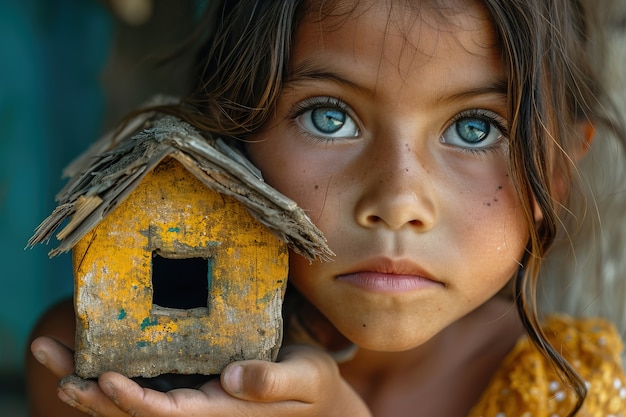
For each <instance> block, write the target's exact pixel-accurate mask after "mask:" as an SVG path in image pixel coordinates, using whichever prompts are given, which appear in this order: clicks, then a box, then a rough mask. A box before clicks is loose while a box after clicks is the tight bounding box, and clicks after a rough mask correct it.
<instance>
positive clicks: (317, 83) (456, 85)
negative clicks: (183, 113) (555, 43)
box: [247, 1, 528, 351]
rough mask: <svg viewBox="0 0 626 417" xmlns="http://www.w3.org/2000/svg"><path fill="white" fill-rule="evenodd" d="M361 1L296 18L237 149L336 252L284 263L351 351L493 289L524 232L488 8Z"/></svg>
mask: <svg viewBox="0 0 626 417" xmlns="http://www.w3.org/2000/svg"><path fill="white" fill-rule="evenodd" d="M350 3H352V2H350ZM360 3H361V4H359V5H358V6H357V7H356V8H355V9H354V10H352V9H353V6H354V5H353V4H349V5H347V7H346V6H344V7H345V10H346V11H351V12H350V13H349V14H347V15H346V14H342V13H341V8H342V6H341V5H339V6H337V8H336V9H335V12H336V14H337V15H338V16H335V17H326V18H324V19H323V20H322V21H318V20H317V19H316V18H315V16H311V15H309V16H307V17H306V18H305V19H304V21H303V22H302V23H301V24H300V26H299V28H298V30H297V33H296V36H295V39H294V46H293V56H292V62H291V74H290V76H289V79H288V81H287V82H286V84H285V85H284V88H283V91H282V93H281V96H280V99H279V101H278V105H277V108H276V111H275V113H274V115H273V117H272V119H271V120H270V121H269V123H268V124H267V127H266V128H265V129H264V130H263V131H262V132H261V133H259V134H258V135H256V136H255V137H254V138H253V141H254V142H253V143H250V144H249V145H248V148H247V149H248V151H249V155H250V157H251V159H252V160H253V162H254V163H255V164H256V165H257V166H258V167H259V168H260V169H261V171H262V172H263V175H264V177H265V179H266V181H267V182H268V183H269V184H271V185H272V186H274V187H275V188H276V189H278V190H279V191H281V192H282V193H284V194H285V195H287V196H289V197H291V198H292V199H294V200H295V201H296V202H297V203H298V204H299V205H300V206H301V207H302V208H304V209H305V210H306V211H307V213H308V214H309V216H310V217H311V219H312V220H313V221H314V222H315V224H316V225H317V226H318V227H319V228H320V229H321V230H322V231H323V232H324V234H325V235H326V237H327V239H328V242H329V245H330V247H331V249H332V250H333V251H334V252H335V253H336V254H337V256H336V259H335V260H334V261H332V262H326V263H323V262H314V263H312V264H309V262H308V261H307V260H305V259H304V258H301V257H300V256H297V255H293V256H292V257H291V270H290V280H291V282H292V284H293V285H294V286H295V287H296V288H298V289H299V290H300V291H301V292H302V293H303V294H304V295H305V296H306V297H307V298H308V299H309V300H310V301H311V303H312V304H313V305H315V306H316V307H317V308H318V309H319V310H320V311H321V312H322V313H323V314H324V315H325V316H326V317H327V318H328V319H329V320H330V321H331V322H332V323H333V324H334V325H335V326H336V328H337V329H338V330H339V331H340V332H341V333H343V334H344V335H345V336H346V337H348V338H349V339H350V340H352V341H353V342H354V343H356V344H358V345H360V346H362V347H364V348H368V349H374V350H384V351H397V350H405V349H409V348H412V347H415V346H418V345H420V344H422V343H424V342H425V341H427V340H428V339H430V338H431V337H432V336H434V335H435V334H437V333H438V332H439V331H441V330H442V329H444V328H445V327H446V326H448V325H449V324H450V323H452V322H454V321H455V320H457V319H459V318H460V317H462V316H464V315H466V314H467V313H468V312H470V311H472V310H473V309H475V308H476V307H478V306H480V305H481V304H483V303H484V302H485V301H487V300H488V299H489V298H491V297H492V296H493V295H494V294H496V293H497V292H498V291H499V290H500V289H501V288H502V287H503V286H504V285H505V284H506V282H507V281H508V280H509V279H510V278H511V277H512V276H513V275H514V274H515V272H516V271H517V269H518V268H519V260H520V258H521V257H522V253H523V251H524V248H525V246H526V243H527V240H528V231H527V225H526V223H525V221H524V217H523V215H522V212H521V206H520V202H519V200H518V198H517V195H516V192H515V190H514V187H513V184H512V182H511V179H510V178H509V171H508V157H507V137H506V128H507V114H506V108H507V107H506V99H507V97H506V79H505V74H504V71H503V68H502V64H501V60H500V51H499V50H498V48H497V42H496V38H495V34H494V32H493V30H492V27H491V24H490V22H489V20H488V15H487V13H486V11H484V10H483V9H482V8H481V7H480V5H478V4H477V3H475V2H463V3H464V4H462V5H459V6H458V7H457V8H455V9H451V13H450V14H449V16H447V17H446V18H445V19H442V18H441V17H436V16H435V14H434V12H432V11H430V10H428V9H427V7H425V6H424V7H422V9H421V11H420V15H419V16H415V13H414V12H413V11H408V10H405V9H404V8H402V7H397V8H395V9H390V8H389V6H388V5H387V3H389V2H379V1H368V2H360ZM362 3H367V5H362Z"/></svg>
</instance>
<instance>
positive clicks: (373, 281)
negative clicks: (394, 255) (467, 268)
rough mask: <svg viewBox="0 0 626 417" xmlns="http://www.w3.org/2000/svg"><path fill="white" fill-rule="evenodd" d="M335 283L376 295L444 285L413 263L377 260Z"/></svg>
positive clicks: (344, 275)
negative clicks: (351, 286) (341, 283)
mask: <svg viewBox="0 0 626 417" xmlns="http://www.w3.org/2000/svg"><path fill="white" fill-rule="evenodd" d="M336 279H337V281H341V282H345V283H348V284H350V285H353V286H356V287H359V288H361V289H364V290H367V291H372V292H377V293H405V292H413V291H419V290H426V289H429V288H442V287H445V284H444V283H443V282H441V281H438V280H436V279H435V278H433V276H432V275H431V274H429V273H428V272H426V271H425V270H423V269H422V268H420V267H419V266H418V265H416V264H415V263H413V262H407V261H403V260H392V259H389V258H377V259H373V260H369V261H367V262H365V263H364V264H362V265H359V266H357V268H356V269H355V270H354V272H349V273H346V274H341V275H338V276H337V277H336Z"/></svg>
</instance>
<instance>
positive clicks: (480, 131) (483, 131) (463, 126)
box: [454, 118, 491, 143]
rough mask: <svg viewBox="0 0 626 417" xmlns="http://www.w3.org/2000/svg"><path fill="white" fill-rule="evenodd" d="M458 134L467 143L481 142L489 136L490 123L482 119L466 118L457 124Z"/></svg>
mask: <svg viewBox="0 0 626 417" xmlns="http://www.w3.org/2000/svg"><path fill="white" fill-rule="evenodd" d="M454 126H455V130H456V133H457V135H459V137H460V138H461V139H462V140H464V141H465V142H467V143H480V142H481V141H482V140H483V139H485V138H486V137H488V136H489V131H490V130H491V128H490V126H489V123H487V122H486V121H484V120H481V119H470V118H464V119H461V120H458V121H457V122H456V123H455V124H454Z"/></svg>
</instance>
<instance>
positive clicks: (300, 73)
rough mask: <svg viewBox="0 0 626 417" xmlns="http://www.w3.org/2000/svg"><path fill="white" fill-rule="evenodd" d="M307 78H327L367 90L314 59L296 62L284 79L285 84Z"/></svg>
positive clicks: (302, 80)
mask: <svg viewBox="0 0 626 417" xmlns="http://www.w3.org/2000/svg"><path fill="white" fill-rule="evenodd" d="M309 80H325V81H326V80H327V81H333V82H335V83H337V84H343V85H345V86H347V87H350V88H352V89H355V90H359V91H362V92H367V91H368V89H367V88H365V87H363V86H362V85H360V84H358V83H356V82H354V81H352V80H350V79H349V78H347V77H345V76H344V75H342V74H341V73H339V72H337V71H334V70H332V69H330V68H327V67H326V66H323V65H320V64H319V63H317V62H314V61H308V60H307V61H304V62H302V63H300V64H298V65H297V66H296V67H295V68H294V69H293V71H291V74H290V75H289V77H288V78H287V80H286V81H285V84H293V83H298V82H304V81H309Z"/></svg>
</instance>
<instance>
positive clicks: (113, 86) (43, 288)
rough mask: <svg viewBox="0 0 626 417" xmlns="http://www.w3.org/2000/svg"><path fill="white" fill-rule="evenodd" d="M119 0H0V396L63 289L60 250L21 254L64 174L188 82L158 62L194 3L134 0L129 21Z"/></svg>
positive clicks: (179, 65) (66, 261) (181, 64)
mask: <svg viewBox="0 0 626 417" xmlns="http://www.w3.org/2000/svg"><path fill="white" fill-rule="evenodd" d="M125 1H126V0H124V1H123V2H121V3H120V2H119V1H117V2H116V1H113V0H111V2H110V3H109V2H105V1H103V0H102V1H98V0H4V1H3V2H0V54H1V57H2V64H1V65H0V120H1V125H0V262H1V264H2V265H3V268H2V272H0V280H1V282H2V283H3V284H4V286H3V288H2V289H1V290H0V391H2V384H3V381H5V382H4V384H5V385H7V382H6V381H15V378H19V375H20V374H21V372H22V370H23V358H24V354H25V352H26V349H27V346H26V342H27V339H28V335H29V332H30V330H31V329H32V327H33V325H34V323H35V321H36V320H37V319H38V318H39V317H40V315H41V314H42V313H43V312H44V311H45V310H46V309H47V308H48V307H50V306H51V305H52V304H53V303H55V302H57V301H58V300H60V299H62V298H66V297H69V296H71V294H72V271H71V256H70V255H69V254H65V255H61V256H59V257H57V258H54V259H52V260H49V259H48V257H47V252H48V250H49V249H50V248H52V247H54V246H53V245H54V244H55V242H51V243H50V246H49V247H46V246H44V245H40V246H39V247H35V248H34V249H29V250H24V247H25V245H26V242H27V240H28V239H29V237H30V236H31V235H32V233H33V230H34V229H35V227H36V226H37V225H38V224H39V223H40V222H41V220H43V219H44V218H45V217H46V216H47V215H48V214H50V213H51V211H52V210H53V209H54V207H55V206H56V205H55V202H54V195H55V194H56V193H57V192H58V191H59V190H60V189H61V188H62V187H63V185H64V184H65V180H62V179H61V172H62V169H63V167H64V166H65V165H67V163H68V162H70V161H71V160H72V159H73V158H74V157H76V156H77V155H79V154H80V153H81V152H82V151H83V150H85V149H86V148H87V147H88V145H89V144H90V143H91V142H92V141H94V140H95V139H96V138H97V137H98V136H99V135H100V134H101V133H102V132H103V131H104V130H108V129H109V128H111V127H112V126H113V125H114V124H115V123H116V122H117V121H118V120H119V118H120V117H122V116H123V114H124V113H126V112H127V111H129V110H130V109H132V108H134V107H136V106H137V105H138V104H139V103H141V102H143V101H145V100H146V99H147V98H149V97H150V96H151V95H153V94H154V93H168V94H180V93H182V92H184V91H185V90H186V86H187V84H188V83H189V77H188V72H187V70H186V69H187V66H188V59H187V60H185V59H182V58H181V59H177V60H176V61H175V62H174V63H170V64H167V65H161V64H160V61H161V60H162V58H164V57H165V56H167V55H168V54H171V53H172V52H173V51H174V48H175V47H176V46H177V45H180V43H181V42H182V40H183V39H185V38H186V37H187V36H188V34H189V31H190V29H191V23H192V20H193V16H194V14H195V10H196V7H195V5H194V2H193V1H192V0H184V1H183V0H177V1H169V0H144V2H145V3H149V4H150V6H151V7H150V13H149V14H148V15H147V17H146V19H143V20H140V21H137V20H132V19H127V18H126V17H127V16H124V15H123V14H116V13H114V10H113V9H112V8H111V5H112V4H114V3H120V4H122V5H124V4H128V3H131V2H130V1H128V2H127V3H124V2H125ZM8 384H12V382H9V383H8ZM0 414H2V413H0Z"/></svg>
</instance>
